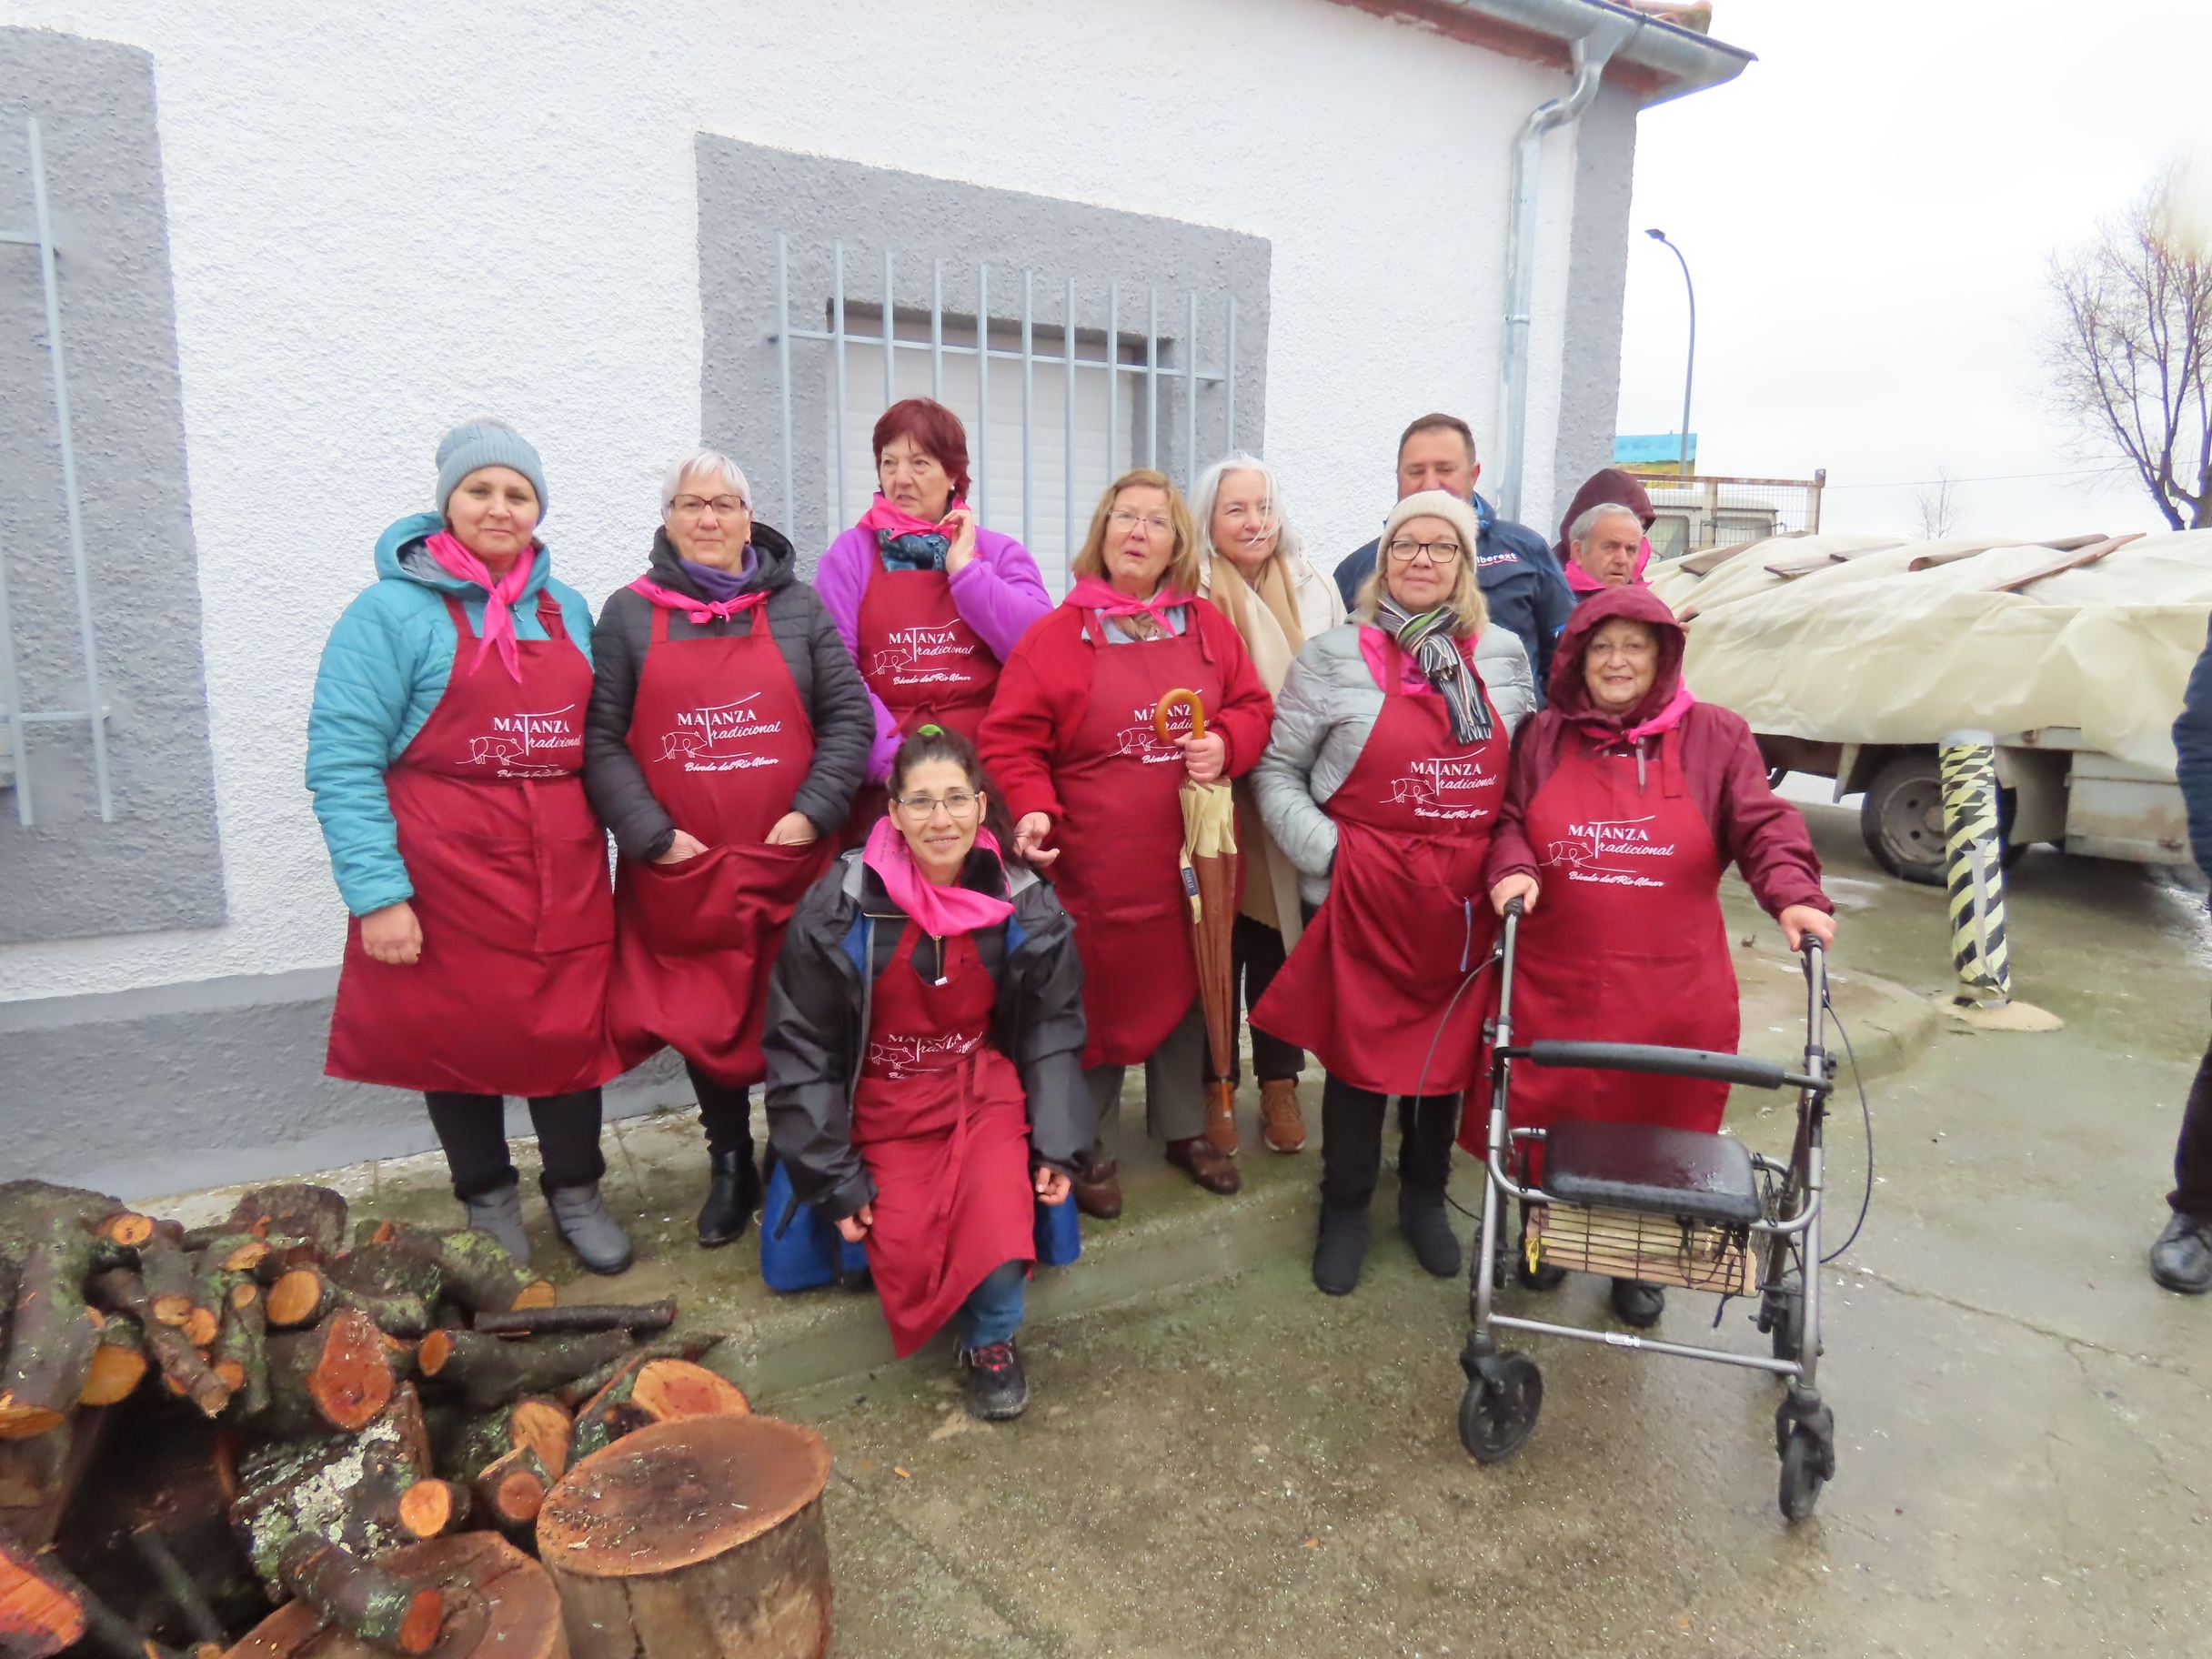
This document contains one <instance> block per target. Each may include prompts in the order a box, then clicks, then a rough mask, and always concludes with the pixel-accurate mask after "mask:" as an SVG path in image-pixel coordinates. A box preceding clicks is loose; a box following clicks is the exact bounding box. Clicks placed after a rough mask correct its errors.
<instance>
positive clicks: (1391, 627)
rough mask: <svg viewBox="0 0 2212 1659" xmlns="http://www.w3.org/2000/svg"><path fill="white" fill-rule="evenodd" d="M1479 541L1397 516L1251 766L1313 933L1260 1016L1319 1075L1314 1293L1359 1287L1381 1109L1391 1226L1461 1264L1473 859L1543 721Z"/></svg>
mask: <svg viewBox="0 0 2212 1659" xmlns="http://www.w3.org/2000/svg"><path fill="white" fill-rule="evenodd" d="M1478 533H1479V532H1478V528H1477V526H1476V524H1475V520H1474V515H1473V512H1472V511H1470V510H1469V508H1468V507H1467V505H1466V503H1465V502H1463V501H1461V500H1459V499H1458V498H1456V497H1453V496H1451V495H1448V494H1446V493H1445V492H1443V491H1442V490H1426V491H1423V492H1421V493H1419V494H1417V495H1413V496H1408V497H1406V498H1404V499H1403V500H1402V501H1400V502H1399V503H1398V505H1397V507H1396V508H1395V509H1393V512H1392V513H1391V516H1390V521H1389V524H1388V526H1387V528H1385V530H1384V533H1383V535H1382V558H1380V559H1379V560H1378V562H1377V565H1376V568H1375V571H1374V574H1373V575H1372V576H1371V577H1370V578H1368V581H1367V584H1366V586H1365V588H1363V589H1362V591H1361V593H1360V595H1359V602H1358V603H1357V604H1356V605H1355V606H1354V607H1353V612H1352V619H1351V620H1350V621H1348V622H1346V623H1344V624H1343V625H1342V627H1339V628H1332V629H1330V630H1329V631H1328V632H1327V633H1324V634H1322V635H1320V636H1318V637H1317V638H1313V639H1311V640H1309V641H1308V642H1307V643H1306V645H1305V647H1304V649H1302V650H1301V651H1300V652H1299V655H1298V660H1297V662H1296V663H1295V664H1294V665H1293V666H1292V669H1291V672H1290V677H1289V679H1287V680H1286V681H1285V682H1284V683H1283V687H1282V691H1281V692H1280V693H1279V694H1278V695H1277V698H1276V701H1275V719H1274V727H1273V731H1272V736H1271V738H1270V740H1269V743H1268V747H1267V751H1266V753H1265V754H1264V755H1263V756H1262V758H1261V760H1260V764H1259V767H1258V769H1256V770H1255V771H1254V772H1253V773H1252V788H1253V793H1254V795H1255V797H1256V798H1257V800H1258V804H1259V809H1260V815H1261V818H1262V820H1263V821H1264V822H1265V823H1266V825H1267V829H1268V833H1269V834H1270V835H1271V836H1272V837H1273V839H1274V840H1275V843H1276V844H1277V845H1278V846H1279V847H1281V848H1282V850H1283V852H1284V854H1285V855H1286V856H1287V857H1288V858H1289V859H1290V860H1291V862H1292V864H1293V865H1295V866H1296V867H1297V870H1298V876H1299V883H1298V884H1299V896H1300V898H1301V900H1302V901H1303V903H1304V905H1305V906H1306V907H1308V908H1309V910H1310V912H1311V914H1312V923H1311V925H1310V926H1309V927H1308V929H1307V930H1306V931H1305V932H1304V933H1303V934H1302V936H1301V937H1300V939H1299V941H1298V944H1297V947H1296V949H1294V950H1292V953H1291V957H1290V960H1289V961H1287V962H1286V963H1285V964H1284V965H1283V968H1282V972H1281V973H1280V974H1279V975H1278V976H1277V978H1276V980H1275V982H1274V984H1273V985H1272V987H1271V988H1270V989H1269V991H1268V993H1267V995H1266V997H1265V998H1263V999H1262V1001H1261V1003H1260V1005H1259V1007H1257V1008H1255V1009H1254V1010H1252V1025H1253V1028H1254V1029H1255V1030H1265V1031H1273V1032H1277V1033H1280V1034H1282V1036H1284V1037H1286V1038H1290V1039H1292V1040H1297V1041H1302V1042H1303V1044H1304V1046H1305V1047H1306V1048H1307V1049H1309V1050H1311V1051H1312V1052H1313V1054H1314V1055H1315V1056H1316V1058H1318V1059H1319V1060H1320V1061H1322V1066H1323V1068H1324V1069H1325V1071H1326V1072H1327V1081H1326V1083H1325V1084H1324V1086H1323V1088H1322V1182H1321V1188H1322V1213H1321V1228H1320V1234H1319V1238H1318V1240H1317V1242H1316V1244H1315V1249H1314V1255H1313V1279H1314V1282H1315V1283H1316V1284H1317V1285H1319V1286H1320V1288H1321V1289H1322V1290H1323V1291H1325V1292H1329V1293H1331V1294H1332V1295H1340V1296H1341V1295H1343V1294H1345V1293H1346V1292H1350V1291H1351V1290H1352V1289H1353V1287H1354V1286H1356V1285H1357V1283H1358V1282H1359V1275H1360V1268H1361V1265H1362V1262H1363V1261H1364V1260H1365V1257H1366V1253H1367V1238H1368V1221H1367V1210H1368V1203H1369V1201H1370V1199H1372V1196H1373V1193H1374V1188H1375V1182H1376V1179H1377V1177H1378V1176H1379V1174H1380V1173H1381V1167H1382V1121H1383V1118H1384V1115H1385V1111H1386V1108H1387V1106H1388V1104H1389V1100H1390V1097H1392V1096H1393V1095H1395V1096H1396V1097H1397V1098H1398V1102H1399V1106H1398V1117H1399V1124H1400V1129H1401V1133H1402V1140H1401V1143H1400V1151H1399V1163H1398V1172H1399V1196H1398V1219H1399V1225H1400V1226H1401V1228H1403V1231H1404V1232H1405V1233H1406V1236H1407V1237H1408V1238H1409V1239H1411V1240H1412V1241H1413V1246H1414V1252H1415V1253H1416V1254H1417V1255H1418V1256H1419V1258H1420V1260H1421V1263H1422V1265H1423V1267H1424V1268H1426V1269H1427V1270H1428V1271H1429V1272H1433V1273H1436V1274H1439V1275H1443V1274H1449V1273H1454V1272H1458V1271H1459V1264H1460V1250H1459V1243H1458V1241H1457V1239H1456V1238H1455V1237H1454V1236H1453V1232H1452V1228H1451V1223H1450V1222H1449V1221H1448V1220H1447V1219H1446V1217H1445V1213H1444V1181H1445V1177H1446V1175H1447V1173H1448V1172H1449V1171H1450V1168H1451V1156H1452V1140H1453V1131H1454V1129H1455V1127H1456V1123H1457V1119H1458V1113H1459V1097H1460V1092H1461V1091H1463V1090H1464V1089H1465V1088H1467V1087H1468V1086H1469V1085H1470V1084H1471V1083H1472V1082H1473V1081H1474V1075H1473V1073H1474V1068H1475V1067H1476V1065H1477V1064H1478V1063H1479V1050H1480V1047H1481V1045H1480V1042H1479V1041H1478V1037H1479V1031H1480V1026H1481V1021H1482V999H1481V998H1479V997H1477V996H1474V995H1473V994H1455V992H1457V991H1458V989H1459V987H1460V985H1461V983H1462V981H1463V980H1464V979H1465V978H1466V977H1467V975H1468V974H1469V973H1470V971H1471V970H1474V969H1475V968H1477V967H1478V966H1479V965H1480V964H1481V963H1482V961H1483V960H1484V959H1485V957H1486V956H1487V955H1488V953H1489V950H1490V945H1491V939H1492V936H1493V927H1494V917H1493V911H1492V910H1491V906H1490V902H1489V890H1488V888H1487V886H1486V885H1485V883H1484V880H1483V860H1484V857H1485V855H1486V853H1487V851H1488V850H1489V845H1490V832H1491V829H1493V827H1494V826H1495V824H1496V822H1497V816H1498V807H1499V805H1500V803H1501V801H1502V799H1503V793H1504V784H1505V771H1506V757H1507V745H1508V743H1509V742H1510V740H1511V739H1512V736H1513V731H1514V730H1515V729H1517V728H1518V727H1519V726H1520V724H1521V723H1522V721H1523V720H1524V719H1527V718H1528V717H1529V716H1530V715H1531V714H1532V713H1533V712H1534V711H1535V708H1536V693H1535V687H1534V684H1533V681H1532V680H1531V679H1530V676H1529V669H1528V658H1527V654H1526V652H1525V651H1524V650H1523V647H1522V645H1521V642H1520V640H1519V639H1518V638H1515V637H1514V636H1513V634H1512V633H1510V632H1509V631H1507V630H1506V629H1504V628H1493V627H1489V626H1487V623H1488V620H1489V618H1488V613H1487V610H1486V608H1485V607H1484V605H1483V594H1482V588H1481V587H1480V585H1479V584H1478V583H1477V582H1476V580H1475V570H1474V561H1475V558H1476V546H1477V538H1478ZM1455 923H1456V924H1457V925H1454V924H1455Z"/></svg>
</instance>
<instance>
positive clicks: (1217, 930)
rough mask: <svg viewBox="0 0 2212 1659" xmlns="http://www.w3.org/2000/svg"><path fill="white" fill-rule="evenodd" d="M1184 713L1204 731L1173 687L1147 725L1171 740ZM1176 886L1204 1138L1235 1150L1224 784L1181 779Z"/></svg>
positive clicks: (1231, 836)
mask: <svg viewBox="0 0 2212 1659" xmlns="http://www.w3.org/2000/svg"><path fill="white" fill-rule="evenodd" d="M1183 708H1187V709H1190V711H1191V736H1192V737H1193V738H1202V737H1204V736H1205V735H1206V706H1205V704H1204V703H1203V702H1202V701H1201V700H1200V699H1199V696H1198V694H1197V693H1196V692H1195V691H1191V690H1187V689H1182V688H1180V687H1179V688H1177V689H1175V690H1172V691H1170V692H1169V693H1168V694H1167V695H1166V696H1164V697H1162V698H1161V699H1160V705H1159V707H1158V708H1156V709H1153V710H1152V731H1153V733H1154V734H1155V735H1156V736H1157V737H1158V738H1159V739H1160V740H1161V742H1162V743H1172V742H1173V741H1174V740H1175V739H1174V737H1173V735H1172V734H1171V730H1170V722H1171V719H1172V718H1173V715H1174V712H1175V710H1176V709H1183ZM1181 797H1182V890H1183V893H1184V895H1185V897H1187V898H1188V899H1189V900H1190V901H1191V948H1192V950H1194V951H1195V952H1196V953H1197V957H1198V1000H1199V1006H1200V1007H1201V1008H1202V1009H1203V1010H1205V1016H1206V1048H1207V1052H1208V1055H1209V1057H1210V1059H1211V1061H1212V1064H1211V1065H1210V1066H1209V1067H1208V1069H1207V1076H1206V1139H1207V1140H1208V1141H1212V1143H1213V1145H1214V1146H1216V1147H1218V1148H1219V1149H1220V1150H1221V1151H1224V1152H1230V1153H1233V1152H1235V1151H1236V1150H1237V1120H1236V1109H1235V1107H1234V1105H1233V1104H1232V1101H1233V1100H1234V1097H1235V1085H1234V1084H1232V1082H1231V1081H1229V1070H1230V1067H1231V1066H1232V1064H1233V1063H1234V1061H1235V1059H1236V1042H1237V1003H1236V974H1235V967H1234V963H1233V961H1232V958H1231V955H1230V950H1231V943H1230V938H1231V934H1232V931H1233V930H1234V929H1235V927H1236V920H1237V870H1238V854H1237V812H1236V802H1235V797H1234V796H1233V795H1232V793H1231V791H1230V788H1229V785H1228V784H1227V782H1225V781H1222V782H1215V783H1194V782H1192V781H1191V779H1189V778H1188V777H1186V778H1185V779H1183V783H1182V790H1181Z"/></svg>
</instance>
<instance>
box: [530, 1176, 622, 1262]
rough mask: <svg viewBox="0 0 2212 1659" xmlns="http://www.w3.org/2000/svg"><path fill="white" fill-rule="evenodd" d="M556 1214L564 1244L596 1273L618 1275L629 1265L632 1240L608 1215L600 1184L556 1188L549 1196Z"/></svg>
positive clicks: (550, 1203) (554, 1220) (554, 1216)
mask: <svg viewBox="0 0 2212 1659" xmlns="http://www.w3.org/2000/svg"><path fill="white" fill-rule="evenodd" d="M546 1202H547V1203H548V1205H550V1206H551V1208H552V1211H553V1225H554V1227H555V1228H556V1229H557V1230H558V1232H559V1233H560V1236H561V1241H562V1242H564V1243H566V1244H567V1245H568V1248H569V1249H570V1250H573V1251H574V1252H576V1253H577V1257H578V1260H580V1261H581V1262H583V1264H584V1265H585V1266H586V1267H587V1268H589V1269H590V1270H591V1271H592V1272H595V1273H618V1272H622V1271H623V1270H624V1269H626V1268H628V1266H629V1263H630V1249H629V1240H628V1237H627V1236H626V1235H625V1234H624V1233H623V1232H622V1229H621V1228H619V1227H618V1226H617V1225H615V1218H614V1217H613V1216H611V1215H609V1214H608V1213H607V1204H606V1202H605V1201H604V1200H603V1199H601V1198H600V1197H599V1183H598V1181H593V1182H591V1184H590V1185H588V1186H583V1187H556V1188H554V1189H553V1190H552V1191H549V1192H548V1193H547V1194H546Z"/></svg>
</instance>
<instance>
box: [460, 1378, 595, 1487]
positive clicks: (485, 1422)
mask: <svg viewBox="0 0 2212 1659" xmlns="http://www.w3.org/2000/svg"><path fill="white" fill-rule="evenodd" d="M570 1426H571V1425H570V1421H569V1417H568V1408H567V1407H565V1406H563V1405H562V1404H561V1403H559V1402H558V1401H557V1400H548V1399H545V1398H543V1397H540V1396H537V1395H526V1396H525V1397H524V1398H522V1399H520V1400H518V1401H516V1402H515V1403H513V1404H512V1405H503V1406H499V1407H498V1408H497V1409H496V1410H493V1411H489V1412H487V1413H483V1414H482V1415H480V1416H477V1417H472V1418H468V1419H466V1420H464V1421H463V1422H462V1423H460V1424H458V1425H457V1429H456V1431H455V1433H453V1434H452V1436H451V1437H450V1439H449V1441H448V1443H447V1444H446V1445H445V1446H444V1447H443V1449H442V1452H441V1454H440V1456H439V1457H438V1460H437V1462H438V1467H439V1468H441V1469H443V1470H444V1471H445V1472H446V1473H447V1474H449V1475H451V1476H452V1477H453V1478H454V1479H455V1480H457V1481H463V1482H469V1481H474V1480H475V1479H476V1478H477V1476H478V1474H480V1473H483V1472H484V1470H485V1469H487V1468H488V1467H489V1466H490V1465H491V1464H493V1463H497V1462H498V1460H499V1459H500V1458H503V1457H505V1456H506V1455H507V1454H508V1453H509V1452H512V1451H514V1450H515V1449H516V1448H517V1447H518V1446H527V1447H528V1448H529V1449H530V1450H531V1451H533V1452H535V1453H538V1461H539V1462H540V1463H544V1464H545V1466H546V1473H548V1474H549V1475H551V1476H552V1478H553V1479H555V1480H558V1479H560V1477H561V1476H562V1475H563V1474H564V1473H567V1472H568V1439H569V1433H570Z"/></svg>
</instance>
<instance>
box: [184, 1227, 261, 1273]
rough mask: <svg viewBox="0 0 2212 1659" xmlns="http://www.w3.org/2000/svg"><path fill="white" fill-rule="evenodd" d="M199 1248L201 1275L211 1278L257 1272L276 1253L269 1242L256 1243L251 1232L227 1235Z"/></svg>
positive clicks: (215, 1238) (223, 1234)
mask: <svg viewBox="0 0 2212 1659" xmlns="http://www.w3.org/2000/svg"><path fill="white" fill-rule="evenodd" d="M186 1237H187V1238H189V1237H190V1235H189V1234H187V1235H186ZM275 1248H276V1247H275V1246H274V1245H272V1244H271V1243H270V1242H268V1240H266V1239H256V1237H254V1235H253V1234H252V1233H250V1232H226V1233H219V1234H217V1235H216V1237H214V1238H211V1239H208V1240H206V1241H204V1242H201V1243H200V1244H198V1245H197V1246H196V1249H197V1250H198V1252H199V1271H200V1272H201V1273H202V1274H203V1275H206V1276H212V1275H213V1274H215V1273H216V1272H225V1273H251V1272H257V1271H259V1269H260V1266H261V1264H262V1263H263V1262H266V1261H267V1260H268V1259H269V1257H270V1256H271V1255H272V1254H274V1253H275Z"/></svg>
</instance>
